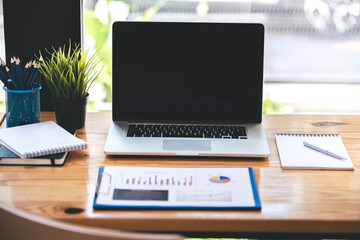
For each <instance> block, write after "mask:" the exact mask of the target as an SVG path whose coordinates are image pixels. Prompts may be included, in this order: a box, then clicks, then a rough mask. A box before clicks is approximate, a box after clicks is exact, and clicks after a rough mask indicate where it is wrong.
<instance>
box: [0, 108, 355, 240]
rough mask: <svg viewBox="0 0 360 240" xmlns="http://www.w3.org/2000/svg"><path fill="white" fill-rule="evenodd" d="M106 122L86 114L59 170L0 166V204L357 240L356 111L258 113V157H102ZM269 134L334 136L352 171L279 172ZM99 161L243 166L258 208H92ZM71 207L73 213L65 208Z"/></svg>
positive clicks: (129, 226) (82, 219) (148, 224)
mask: <svg viewBox="0 0 360 240" xmlns="http://www.w3.org/2000/svg"><path fill="white" fill-rule="evenodd" d="M41 118H42V120H43V121H44V120H49V119H54V114H53V113H49V112H43V113H42V116H41ZM110 122H111V113H89V114H88V116H87V123H86V127H85V128H84V129H81V130H79V131H78V136H79V137H80V138H81V139H83V140H85V141H87V142H88V143H89V149H87V150H83V151H78V152H72V153H71V155H70V158H69V159H68V160H67V162H66V164H65V166H63V167H22V166H14V167H12V166H2V167H0V201H1V202H4V203H6V204H8V205H11V206H14V207H15V208H18V209H22V210H24V211H27V212H31V213H34V214H38V215H41V216H45V217H48V218H55V219H58V220H62V221H65V222H71V223H79V224H85V225H91V226H101V227H105V228H114V229H122V230H135V231H161V232H163V231H166V232H182V233H184V234H185V235H188V236H189V235H191V236H196V235H202V236H212V237H215V236H219V235H222V236H250V237H251V236H257V237H271V236H274V234H276V236H294V235H302V236H304V235H303V234H308V235H307V236H311V237H314V236H321V237H324V236H333V237H337V236H340V235H341V236H345V237H346V236H347V237H349V236H350V237H354V236H355V237H356V238H357V239H359V236H360V171H359V169H360V116H340V115H339V116H323V115H319V116H312V115H265V116H264V118H263V124H264V126H265V130H266V134H267V139H268V143H269V146H270V151H271V155H270V156H269V158H260V159H248V158H235V159H228V158H211V159H203V158H198V157H188V158H184V157H179V158H170V157H148V158H147V157H107V156H106V155H105V154H104V152H103V149H104V143H105V140H106V136H107V132H108V128H109V125H110ZM3 125H4V123H3ZM276 132H288V133H340V134H341V136H342V138H343V141H344V144H345V146H346V148H347V150H348V153H349V155H350V157H351V159H352V161H353V163H354V165H355V168H356V170H355V171H315V170H283V169H282V168H281V166H280V162H279V156H278V153H277V149H276V145H275V137H274V134H275V133H276ZM103 165H125V166H174V167H175V166H181V167H183V166H213V167H215V166H219V167H221V166H225V167H231V166H251V167H253V169H254V172H255V176H256V182H257V186H258V190H259V194H260V199H261V202H262V210H261V211H193V210H191V211H186V210H181V211H156V210H143V211H137V210H134V211H133V210H124V211H122V210H121V211H98V210H93V208H92V204H93V198H94V192H95V184H96V180H97V175H98V168H99V167H100V166H103ZM76 210H79V211H80V213H71V212H77V211H76ZM81 210H83V211H81ZM66 212H70V213H66ZM227 234H228V235H227Z"/></svg>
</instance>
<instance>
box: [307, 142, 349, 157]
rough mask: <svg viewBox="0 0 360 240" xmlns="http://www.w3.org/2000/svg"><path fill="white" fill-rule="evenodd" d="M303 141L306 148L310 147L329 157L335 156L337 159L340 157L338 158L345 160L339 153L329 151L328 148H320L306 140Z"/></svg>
mask: <svg viewBox="0 0 360 240" xmlns="http://www.w3.org/2000/svg"><path fill="white" fill-rule="evenodd" d="M303 143H304V146H305V147H308V148H311V149H314V150H315V151H318V152H321V153H324V154H326V155H329V156H331V157H334V158H337V159H340V160H346V158H344V157H342V156H340V155H337V154H335V153H333V152H330V151H329V150H326V149H323V148H320V147H317V146H314V145H312V144H310V143H307V142H303Z"/></svg>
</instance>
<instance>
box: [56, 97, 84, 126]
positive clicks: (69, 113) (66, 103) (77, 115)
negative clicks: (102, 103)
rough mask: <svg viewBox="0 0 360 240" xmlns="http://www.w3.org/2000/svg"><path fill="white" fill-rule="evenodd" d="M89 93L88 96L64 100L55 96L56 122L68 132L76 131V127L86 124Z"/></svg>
mask: <svg viewBox="0 0 360 240" xmlns="http://www.w3.org/2000/svg"><path fill="white" fill-rule="evenodd" d="M88 98H89V94H86V97H84V98H79V99H73V100H71V99H70V100H64V99H59V98H55V97H53V104H54V107H55V116H56V122H57V124H59V125H60V126H61V127H63V128H64V129H66V130H67V131H68V132H71V133H74V132H75V130H76V129H79V128H83V127H84V125H85V117H86V105H87V103H88Z"/></svg>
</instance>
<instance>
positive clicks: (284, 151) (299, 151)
mask: <svg viewBox="0 0 360 240" xmlns="http://www.w3.org/2000/svg"><path fill="white" fill-rule="evenodd" d="M275 139H276V145H277V148H278V152H279V156H280V161H281V165H282V167H283V168H284V169H327V170H354V165H353V163H352V161H351V159H350V157H349V154H348V153H347V151H346V148H345V146H344V143H343V141H342V139H341V136H340V135H337V134H282V133H278V134H276V136H275ZM304 141H305V142H308V143H310V144H313V145H315V146H318V147H320V148H323V149H326V150H329V151H331V152H333V153H336V154H338V155H340V156H343V157H345V158H346V160H340V159H337V158H334V157H331V156H329V155H326V154H324V153H321V152H318V151H315V150H313V149H311V148H308V147H305V146H304V143H303V142H304Z"/></svg>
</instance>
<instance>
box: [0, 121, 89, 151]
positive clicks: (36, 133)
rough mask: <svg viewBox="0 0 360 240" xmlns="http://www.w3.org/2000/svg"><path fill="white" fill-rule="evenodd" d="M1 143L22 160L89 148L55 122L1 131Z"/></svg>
mask: <svg viewBox="0 0 360 240" xmlns="http://www.w3.org/2000/svg"><path fill="white" fill-rule="evenodd" d="M0 143H1V144H2V145H4V146H5V147H7V148H8V149H9V150H10V151H12V152H13V153H15V154H16V155H18V156H19V157H20V158H32V157H38V156H43V155H49V154H56V153H61V152H70V151H76V150H82V149H85V148H87V143H86V142H84V141H83V140H81V139H79V138H77V137H75V136H73V135H72V134H70V133H69V132H67V131H66V130H65V129H63V128H62V127H60V126H59V125H57V124H56V123H54V122H53V121H48V122H41V123H33V124H28V125H22V126H18V127H12V128H6V129H1V130H0Z"/></svg>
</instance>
